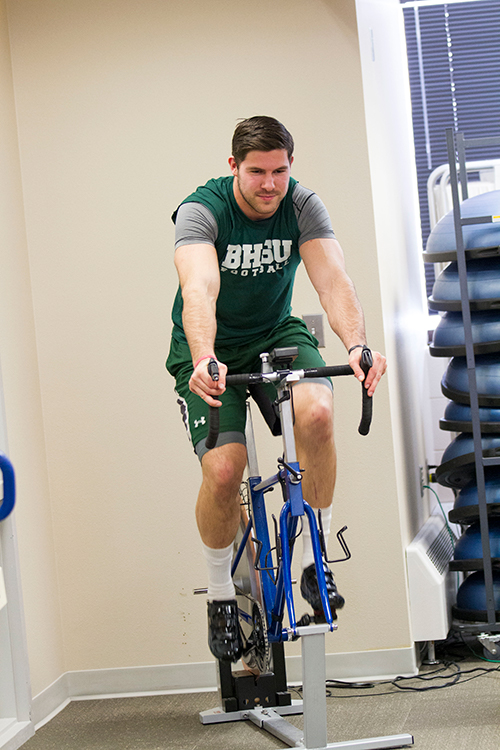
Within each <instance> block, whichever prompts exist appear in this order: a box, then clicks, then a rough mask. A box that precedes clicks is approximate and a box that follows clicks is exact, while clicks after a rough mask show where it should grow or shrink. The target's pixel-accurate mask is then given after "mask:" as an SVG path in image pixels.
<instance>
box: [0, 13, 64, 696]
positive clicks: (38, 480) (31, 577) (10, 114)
mask: <svg viewBox="0 0 500 750" xmlns="http://www.w3.org/2000/svg"><path fill="white" fill-rule="evenodd" d="M0 101H1V103H2V104H1V107H0V367H1V380H3V390H4V394H3V398H4V401H5V412H6V422H7V431H8V453H9V457H10V459H11V461H12V462H13V464H14V467H15V470H16V486H17V503H16V510H15V513H14V515H15V518H16V521H17V524H16V525H17V528H18V535H19V543H20V545H21V547H22V550H23V555H22V560H21V577H22V583H23V592H24V600H25V616H26V627H27V630H28V632H29V643H28V646H29V657H30V663H31V674H32V681H33V685H34V686H35V689H36V687H38V688H40V687H44V686H46V685H47V684H50V683H51V682H52V681H53V680H55V679H57V677H59V675H60V674H61V671H62V670H63V669H64V660H63V653H62V628H61V617H60V605H59V592H58V585H57V570H56V548H55V544H54V535H53V527H52V510H51V506H50V502H49V490H48V478H47V465H46V456H45V439H44V429H43V419H42V407H41V400H40V384H39V378H38V362H37V346H36V337H35V324H34V318H33V304H32V296H31V292H32V290H31V283H30V269H29V259H28V252H27V243H26V229H25V219H24V210H23V199H22V184H21V172H20V166H19V147H18V140H17V132H16V118H15V109H14V92H13V87H12V71H11V61H10V55H9V36H8V27H7V18H6V9H5V3H4V2H3V0H2V2H0ZM16 627H17V628H19V627H20V623H17V624H16Z"/></svg>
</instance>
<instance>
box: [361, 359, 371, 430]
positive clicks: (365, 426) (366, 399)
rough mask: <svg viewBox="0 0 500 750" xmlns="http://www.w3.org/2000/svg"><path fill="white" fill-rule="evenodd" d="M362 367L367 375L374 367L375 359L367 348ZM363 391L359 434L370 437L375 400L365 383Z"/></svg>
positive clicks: (362, 386) (362, 385)
mask: <svg viewBox="0 0 500 750" xmlns="http://www.w3.org/2000/svg"><path fill="white" fill-rule="evenodd" d="M359 364H360V367H361V369H362V370H363V372H364V373H365V375H367V374H368V370H369V369H370V367H371V366H372V365H373V357H372V353H371V351H370V350H369V349H368V347H367V346H364V347H363V351H362V352H361V359H360V362H359ZM361 388H362V389H363V405H362V410H361V422H360V423H359V427H358V432H359V434H360V435H368V433H369V432H370V425H371V423H372V416H373V398H372V396H369V395H368V391H367V390H366V388H365V384H364V382H363V383H361Z"/></svg>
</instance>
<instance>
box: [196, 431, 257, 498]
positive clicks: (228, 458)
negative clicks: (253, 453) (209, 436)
mask: <svg viewBox="0 0 500 750" xmlns="http://www.w3.org/2000/svg"><path fill="white" fill-rule="evenodd" d="M245 463H246V450H245V447H244V446H243V445H240V444H238V443H231V444H229V445H223V446H220V447H219V448H214V449H213V450H211V451H209V452H208V453H206V454H205V455H204V456H203V459H202V462H201V466H202V471H203V482H204V483H205V484H207V485H208V486H210V488H211V489H212V491H213V492H218V493H221V494H226V492H228V493H229V494H230V495H233V496H234V495H235V494H236V493H237V491H238V488H239V486H240V483H241V479H242V476H243V470H244V468H245Z"/></svg>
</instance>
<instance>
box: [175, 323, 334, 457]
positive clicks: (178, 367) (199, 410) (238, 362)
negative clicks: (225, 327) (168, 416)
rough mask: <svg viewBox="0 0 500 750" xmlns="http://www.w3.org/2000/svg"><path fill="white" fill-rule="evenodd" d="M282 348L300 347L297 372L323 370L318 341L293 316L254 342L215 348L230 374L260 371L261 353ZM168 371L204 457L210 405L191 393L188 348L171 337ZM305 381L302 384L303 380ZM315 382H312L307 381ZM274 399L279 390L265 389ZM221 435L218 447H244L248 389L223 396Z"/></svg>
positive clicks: (187, 424)
mask: <svg viewBox="0 0 500 750" xmlns="http://www.w3.org/2000/svg"><path fill="white" fill-rule="evenodd" d="M279 346H298V348H299V354H298V357H297V358H296V360H295V361H294V363H293V367H294V368H295V369H298V370H299V369H302V368H306V367H322V366H324V364H325V362H324V360H323V358H322V356H321V355H320V353H319V351H318V341H317V339H316V338H315V337H314V336H313V335H312V334H311V333H309V331H308V330H307V327H306V325H305V323H304V321H302V320H300V319H299V318H293V317H290V318H288V319H287V320H285V321H284V322H283V323H281V324H280V325H279V326H277V327H276V328H274V329H273V330H272V331H271V332H270V333H268V334H266V335H265V336H262V337H261V338H259V339H256V340H255V341H252V342H250V343H246V344H243V345H240V346H234V345H231V346H216V348H215V354H216V356H217V358H218V360H219V362H224V364H225V365H227V367H228V373H231V374H232V373H242V372H260V370H261V360H260V357H259V355H260V354H261V353H262V352H271V351H272V350H273V349H274V348H275V347H279ZM166 366H167V370H168V371H169V373H170V374H171V375H173V377H174V378H175V381H176V385H175V390H176V393H177V403H178V404H179V407H180V410H181V415H182V419H183V421H184V426H185V427H186V430H187V433H188V437H189V439H190V441H191V443H192V444H193V448H194V450H195V452H196V454H197V455H198V457H199V458H200V460H201V458H202V457H203V455H204V454H205V453H206V452H207V448H206V447H205V439H206V437H207V435H208V413H209V407H208V404H207V403H206V402H205V401H203V399H202V398H200V397H199V396H197V395H196V394H194V393H192V392H191V391H190V390H189V379H190V377H191V375H192V374H193V363H192V359H191V353H190V351H189V346H188V345H187V344H183V343H181V342H179V341H176V340H175V339H174V338H172V342H171V347H170V353H169V355H168V359H167V363H166ZM301 382H303V381H301ZM308 382H312V381H308ZM320 382H322V383H325V384H326V385H328V386H330V387H331V384H330V381H329V380H328V379H326V378H321V379H320ZM265 387H266V389H268V393H269V395H270V396H271V399H274V397H275V395H276V390H275V388H274V386H273V385H272V384H268V385H266V386H265ZM220 401H222V406H220V407H219V413H220V432H219V439H218V441H217V446H219V445H226V444H227V443H242V444H243V445H245V422H246V406H245V402H246V386H245V385H231V386H228V387H227V389H226V390H225V391H224V393H223V394H222V396H221V397H220Z"/></svg>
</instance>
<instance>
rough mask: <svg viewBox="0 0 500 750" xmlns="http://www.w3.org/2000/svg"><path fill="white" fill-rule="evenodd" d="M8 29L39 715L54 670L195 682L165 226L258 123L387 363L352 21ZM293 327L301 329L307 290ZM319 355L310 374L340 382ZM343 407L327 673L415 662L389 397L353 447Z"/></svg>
mask: <svg viewBox="0 0 500 750" xmlns="http://www.w3.org/2000/svg"><path fill="white" fill-rule="evenodd" d="M7 7H8V11H9V29H10V41H11V50H12V61H13V70H14V87H15V95H16V106H17V117H18V132H19V142H20V152H21V170H22V181H23V189H24V208H25V226H26V233H27V246H28V251H29V263H30V269H29V271H30V274H31V291H32V300H33V309H34V324H35V327H34V326H33V313H32V310H31V306H30V305H31V298H30V289H29V286H28V285H29V278H30V276H29V271H28V267H27V256H26V239H25V236H24V220H23V217H22V210H21V209H22V206H21V203H20V192H19V191H20V184H19V171H18V167H17V166H15V168H14V169H13V171H14V177H13V178H12V179H14V180H15V184H16V191H15V194H16V195H17V196H18V198H17V203H16V209H15V210H16V216H17V219H16V222H17V223H16V243H17V244H18V245H19V247H20V249H19V251H18V252H17V253H16V261H15V262H16V264H18V265H19V264H21V265H22V268H20V269H17V268H16V269H15V273H16V274H17V277H16V285H17V286H18V287H19V289H20V290H21V292H22V295H21V296H22V300H23V302H22V304H23V305H24V307H23V311H22V315H20V314H19V315H14V314H13V310H16V309H17V307H18V306H19V305H20V304H21V301H20V299H19V295H13V294H11V296H10V297H7V298H6V299H3V300H2V302H1V303H0V304H2V306H3V308H4V309H5V310H6V315H7V316H8V318H7V319H9V320H11V321H13V322H11V324H10V325H9V326H8V327H7V326H6V319H5V318H2V320H1V321H0V326H2V329H1V330H2V344H3V346H4V351H3V352H2V358H3V360H4V363H5V362H7V360H8V361H9V368H10V370H9V371H7V372H5V373H4V376H5V379H6V393H7V395H8V393H9V391H10V390H11V389H13V388H14V390H15V392H16V393H27V394H31V393H32V394H33V395H32V401H33V404H34V406H33V409H34V410H35V418H33V419H30V418H29V417H30V416H31V413H30V414H27V413H23V414H22V417H23V419H21V420H20V421H19V422H18V424H17V425H15V426H14V421H15V420H14V419H13V417H11V418H10V419H9V438H10V440H11V444H12V447H13V449H14V448H16V450H17V453H18V454H19V456H20V458H19V464H18V471H19V470H21V474H22V473H23V472H24V469H25V468H26V467H27V466H28V465H29V472H33V471H34V468H33V467H34V466H37V467H39V472H40V475H39V476H38V480H37V483H36V486H35V487H33V488H32V489H31V491H30V492H29V491H28V492H26V495H27V497H26V505H25V509H24V510H20V511H19V519H18V520H19V525H20V545H21V550H20V551H21V559H22V570H23V578H24V585H25V596H26V609H27V613H28V617H27V620H28V639H29V643H30V649H31V662H32V671H33V676H34V679H33V682H34V693H35V694H36V693H37V692H38V691H40V690H42V689H43V688H44V687H46V686H47V685H48V684H49V682H50V679H49V675H51V674H53V673H57V672H58V670H59V673H60V671H61V670H66V671H67V670H80V669H97V668H109V667H122V666H133V665H148V664H168V663H173V664H176V663H182V662H200V661H208V660H209V659H210V655H209V652H208V648H207V646H206V637H205V611H204V610H205V605H204V602H203V601H202V597H198V598H195V597H193V596H192V594H191V591H192V589H193V587H195V586H201V585H203V584H204V582H205V576H204V568H203V563H202V560H201V557H200V553H199V549H198V542H197V537H196V534H195V532H194V518H193V508H194V502H195V497H196V492H197V486H198V481H199V468H198V465H197V462H196V460H195V459H194V457H193V455H192V453H191V450H190V448H189V446H188V444H187V441H186V439H185V437H184V434H183V428H182V426H181V423H180V420H179V417H178V414H177V407H176V404H175V400H174V397H173V392H172V382H171V380H170V378H169V376H168V375H167V373H166V371H165V370H164V365H163V362H164V359H165V357H166V354H167V349H168V340H169V333H170V320H169V315H170V306H171V301H172V298H173V295H174V293H175V288H176V284H177V281H176V277H175V272H174V268H173V265H172V241H173V226H172V224H171V222H170V219H169V217H170V213H171V212H172V210H173V209H174V208H175V207H176V205H177V203H178V202H179V201H180V200H182V198H183V197H184V196H185V195H186V194H187V193H188V192H190V191H191V190H192V189H193V188H194V187H195V186H196V185H197V184H200V183H202V182H204V181H205V180H206V179H208V178H209V177H212V176H217V175H219V174H224V173H227V161H226V160H227V156H228V155H229V143H230V137H231V134H232V131H233V129H234V126H235V124H236V122H237V119H238V118H240V117H245V116H250V115H252V114H256V113H266V114H271V115H274V116H276V117H278V118H280V119H282V120H283V121H284V122H285V124H286V125H287V127H289V129H290V130H291V131H292V133H293V134H294V137H295V140H296V160H295V163H294V170H293V171H294V176H295V177H296V178H298V179H299V180H300V181H301V182H302V183H303V184H305V185H306V186H309V187H311V188H313V189H315V190H316V191H317V192H318V193H319V194H320V195H321V196H322V198H323V200H324V201H325V203H326V205H327V206H328V208H329V210H330V212H331V215H332V219H333V223H334V226H335V229H336V232H337V236H338V238H339V239H340V241H341V243H342V245H343V246H344V249H345V252H346V257H347V265H348V269H349V272H350V274H351V276H352V278H353V279H354V282H355V284H356V287H357V290H358V293H359V296H360V298H361V300H362V303H363V306H364V308H365V313H366V317H367V321H368V331H369V341H370V343H371V345H372V346H373V347H375V348H380V349H384V347H385V340H384V324H383V319H382V304H381V288H380V283H379V279H378V260H377V251H376V243H377V238H376V233H375V224H374V216H373V201H372V197H371V183H370V169H369V159H368V144H367V135H366V129H365V114H364V105H363V89H362V78H361V63H360V57H359V46H358V36H357V26H356V16H355V4H354V1H353V0H344V1H343V2H342V1H341V2H339V1H338V0H335V1H334V0H287V2H285V0H275V2H274V3H271V4H269V3H264V2H262V0H253V2H248V0H244V1H242V2H237V3H227V2H223V0H213V1H212V2H207V0H185V2H183V3H182V4H181V3H169V2H165V1H164V0H142V1H141V2H139V0H86V2H85V3H82V2H80V0H37V2H36V3H33V2H32V1H31V0H10V1H9V0H7ZM10 101H12V99H11V100H10ZM10 127H11V128H12V127H13V123H12V120H11V122H10ZM10 137H11V138H12V139H13V138H14V134H13V133H11V135H10ZM12 146H13V150H15V142H14V140H12ZM16 170H17V171H16ZM15 288H17V287H15ZM12 297H14V298H12ZM294 305H295V306H294V309H295V312H296V314H298V315H302V314H303V313H315V312H318V311H319V303H318V301H317V299H316V297H315V295H314V294H313V292H312V291H311V288H310V285H309V282H308V281H307V279H306V278H305V277H304V275H303V274H301V275H300V276H299V286H298V288H297V292H296V295H295V303H294ZM21 318H22V325H23V326H24V328H23V335H22V337H21V339H20V341H22V343H20V341H17V342H16V343H14V341H13V336H12V331H13V330H17V329H13V326H14V325H15V326H19V325H21V323H20V319H21ZM35 330H36V347H37V350H38V365H39V373H40V387H41V399H42V408H43V427H44V433H43V432H42V427H41V421H40V419H41V412H40V405H39V402H37V398H38V390H37V388H38V381H37V375H36V373H37V361H36V348H35V337H34V333H35ZM327 338H328V347H327V349H326V354H325V356H326V358H327V359H329V360H330V361H331V362H335V361H339V360H341V361H344V360H345V353H344V352H343V350H342V347H340V346H339V344H338V343H337V342H336V341H335V340H334V337H333V334H331V335H328V337H327ZM20 346H23V347H24V349H23V352H22V353H21V354H19V353H18V352H17V349H18V348H19V347H20ZM5 348H6V350H7V351H5ZM13 350H15V351H13ZM11 360H12V363H11ZM16 363H17V365H16ZM5 368H6V365H5V364H4V369H5ZM358 391H359V388H358V387H357V386H356V383H355V382H353V381H352V382H351V381H344V382H342V383H340V384H339V385H338V387H337V398H336V412H337V416H336V430H337V436H338V445H339V454H340V475H339V481H338V491H337V500H336V506H335V507H336V513H335V519H334V524H335V525H336V526H338V527H340V526H341V525H343V524H344V523H345V524H347V525H348V527H349V531H348V540H349V544H350V546H351V548H352V553H353V559H352V561H351V562H349V563H346V564H345V565H343V566H341V567H339V570H338V574H337V576H338V580H339V583H340V586H341V588H342V591H343V592H345V594H346V597H347V599H348V604H347V605H346V608H345V610H344V613H343V614H342V618H341V625H340V628H339V631H338V633H337V634H335V636H334V637H332V638H330V639H329V640H328V648H329V650H331V651H339V652H344V651H346V652H349V651H363V650H375V649H391V648H400V647H407V646H409V645H410V643H411V641H410V634H409V625H408V614H407V601H406V584H405V574H404V564H403V549H402V542H401V531H400V517H399V505H398V502H399V501H398V485H397V482H396V467H395V457H394V450H395V448H394V445H393V432H392V425H391V414H390V405H389V393H388V381H387V380H386V382H385V383H384V384H383V385H382V386H381V388H380V391H379V393H378V394H377V400H376V404H375V415H376V419H375V423H374V426H373V430H372V433H371V436H370V437H368V438H361V437H359V436H358V435H357V433H356V422H357V419H358V416H359V401H360V398H359V393H358ZM18 408H19V409H21V405H19V404H18ZM11 409H12V407H11ZM23 410H24V411H26V410H27V406H26V405H24V406H23ZM27 436H28V437H27ZM44 437H45V445H46V451H47V466H48V478H49V487H50V499H51V502H50V508H49V507H48V504H47V503H48V501H47V484H46V476H45V474H44V473H43V472H44V471H45V468H44V465H43V445H44ZM266 440H267V437H266ZM23 441H28V443H23ZM31 444H32V445H33V447H32V451H33V452H35V454H36V461H35V460H33V461H32V460H31V453H30V448H29V445H31ZM277 453H278V446H276V447H273V455H277ZM266 466H267V462H266ZM269 469H271V465H269ZM29 472H28V475H29ZM24 481H27V480H24ZM40 494H42V497H41V498H40ZM400 495H401V492H400ZM51 517H52V521H53V537H52V527H51V526H50V520H49V519H50V518H51ZM37 520H38V522H39V524H40V526H39V529H40V531H39V536H40V538H39V539H37V540H36V544H35V546H33V536H32V534H33V528H34V526H35V525H36V521H37ZM34 550H35V553H34ZM54 560H55V561H56V563H57V580H58V585H59V590H58V592H57V591H56V588H55V585H56V584H55V581H56V579H55V571H54ZM56 593H58V599H57V598H56ZM57 602H59V605H58V603H57ZM382 603H383V604H382ZM58 606H59V607H60V613H61V621H62V633H63V635H64V639H63V640H64V658H62V656H61V651H60V643H61V638H60V626H59V620H58V617H59V610H58ZM374 617H375V618H376V622H377V627H373V618H374ZM49 625H50V627H49Z"/></svg>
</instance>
